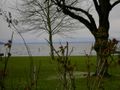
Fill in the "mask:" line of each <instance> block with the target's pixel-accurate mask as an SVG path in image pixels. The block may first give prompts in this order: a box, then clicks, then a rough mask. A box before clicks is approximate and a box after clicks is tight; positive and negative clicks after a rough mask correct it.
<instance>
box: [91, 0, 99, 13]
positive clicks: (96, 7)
mask: <svg viewBox="0 0 120 90" xmlns="http://www.w3.org/2000/svg"><path fill="white" fill-rule="evenodd" d="M93 3H94V5H95V9H96V11H97V12H98V14H99V13H100V6H99V5H98V2H97V0H93Z"/></svg>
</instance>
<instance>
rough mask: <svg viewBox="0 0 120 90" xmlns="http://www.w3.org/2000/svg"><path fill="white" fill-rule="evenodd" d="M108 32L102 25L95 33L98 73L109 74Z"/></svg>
mask: <svg viewBox="0 0 120 90" xmlns="http://www.w3.org/2000/svg"><path fill="white" fill-rule="evenodd" d="M107 47H108V32H107V30H105V28H103V27H100V28H99V29H98V32H97V33H96V35H95V44H94V49H95V51H96V53H97V65H96V73H95V74H96V75H102V76H108V75H109V74H108V55H107V50H106V49H107Z"/></svg>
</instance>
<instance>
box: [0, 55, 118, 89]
mask: <svg viewBox="0 0 120 90" xmlns="http://www.w3.org/2000/svg"><path fill="white" fill-rule="evenodd" d="M70 59H71V61H72V63H73V64H75V66H76V69H75V77H76V79H75V80H76V90H87V85H86V83H87V80H86V78H82V77H81V73H80V72H87V68H86V61H87V60H88V58H87V57H84V56H71V57H70ZM89 59H90V64H91V65H90V68H91V72H94V71H95V67H96V66H95V65H96V62H95V56H94V57H90V58H89ZM115 59H116V57H115ZM2 62H4V61H0V69H1V68H3V64H2ZM30 64H31V61H30V59H29V57H11V58H10V60H9V63H8V67H7V68H8V69H7V76H6V81H5V86H6V87H7V90H24V88H25V87H26V86H27V85H28V84H29V76H30V75H29V73H30ZM33 64H34V66H35V67H36V68H37V69H38V68H39V67H40V68H39V75H38V76H39V78H38V89H37V90H56V89H57V90H62V89H60V87H61V86H60V81H59V80H58V79H57V76H58V73H57V64H56V62H55V61H51V59H50V57H48V56H41V57H33ZM119 69H120V66H119V65H117V64H115V63H113V64H111V66H110V69H109V72H110V73H111V74H112V76H111V77H110V78H105V79H104V80H103V81H104V88H105V90H120V70H119ZM83 74H84V73H83Z"/></svg>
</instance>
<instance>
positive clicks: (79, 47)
mask: <svg viewBox="0 0 120 90" xmlns="http://www.w3.org/2000/svg"><path fill="white" fill-rule="evenodd" d="M93 44H94V43H92V42H79V43H78V42H77V43H76V42H75V43H69V51H71V50H72V48H73V52H72V53H71V55H72V56H75V55H85V54H90V52H91V48H92V46H93ZM27 45H28V47H29V50H30V52H31V54H32V56H49V55H50V49H49V44H46V43H39V44H38V43H37V44H27ZM62 45H63V46H65V45H66V43H62ZM60 46H61V45H60V43H54V47H55V49H56V50H58V49H59V47H60ZM5 50H6V49H5V47H4V45H0V53H4V52H5ZM11 54H12V56H28V53H27V50H26V47H25V45H24V44H13V45H12V48H11ZM91 55H95V51H94V50H92V52H91Z"/></svg>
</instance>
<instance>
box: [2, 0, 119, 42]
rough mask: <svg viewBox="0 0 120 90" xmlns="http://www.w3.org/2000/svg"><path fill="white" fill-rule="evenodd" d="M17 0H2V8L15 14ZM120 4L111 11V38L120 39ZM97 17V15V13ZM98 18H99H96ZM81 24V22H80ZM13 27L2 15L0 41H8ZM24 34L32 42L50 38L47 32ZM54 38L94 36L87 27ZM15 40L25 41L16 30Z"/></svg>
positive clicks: (58, 39)
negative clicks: (9, 25)
mask: <svg viewBox="0 0 120 90" xmlns="http://www.w3.org/2000/svg"><path fill="white" fill-rule="evenodd" d="M14 4H15V0H5V1H3V0H1V3H0V8H4V10H6V11H12V13H13V14H14V11H13V10H12V9H10V8H12V6H14ZM119 10H120V4H119V5H117V6H116V7H114V8H113V10H112V11H111V13H110V31H109V35H110V38H116V39H118V40H120V30H119V29H120V12H119ZM95 17H97V16H96V15H95ZM96 19H97V18H96ZM78 25H79V23H78ZM12 31H13V29H11V28H8V24H7V23H6V21H5V20H4V18H3V17H2V16H0V41H3V42H5V41H7V40H9V39H10V38H11V34H12ZM22 36H23V37H24V39H25V40H26V42H29V43H32V42H43V41H45V40H46V39H47V38H48V35H47V34H46V33H44V34H42V35H40V33H35V32H28V33H23V34H22ZM53 40H54V41H55V42H56V41H57V42H61V41H69V42H73V41H74V42H80V41H94V38H93V36H92V34H91V33H90V32H89V30H87V28H83V29H81V28H79V29H78V30H76V31H72V32H67V33H64V34H63V33H61V34H58V35H54V36H53ZM14 42H18V43H19V42H23V41H22V39H21V38H20V36H19V35H18V34H17V33H16V32H15V33H14Z"/></svg>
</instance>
